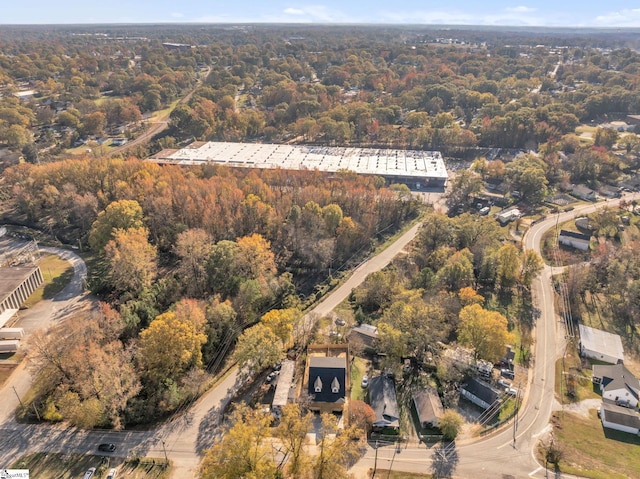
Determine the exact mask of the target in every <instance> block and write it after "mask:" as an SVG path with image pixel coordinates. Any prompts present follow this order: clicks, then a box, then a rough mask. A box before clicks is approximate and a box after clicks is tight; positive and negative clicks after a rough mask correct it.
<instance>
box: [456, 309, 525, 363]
mask: <svg viewBox="0 0 640 479" xmlns="http://www.w3.org/2000/svg"><path fill="white" fill-rule="evenodd" d="M507 326H508V322H507V318H505V317H504V316H503V315H501V314H500V313H498V312H497V311H488V310H486V309H484V308H483V307H482V306H480V305H479V304H472V305H470V306H465V307H464V308H462V310H461V311H460V326H459V327H458V340H459V341H460V343H461V344H463V345H465V346H469V347H470V348H472V349H473V351H474V353H475V356H476V358H480V359H486V360H487V361H491V362H496V361H497V360H498V359H500V358H501V357H502V356H503V355H504V353H505V345H507V344H509V343H510V342H512V341H513V335H512V334H511V333H509V330H508V328H507Z"/></svg>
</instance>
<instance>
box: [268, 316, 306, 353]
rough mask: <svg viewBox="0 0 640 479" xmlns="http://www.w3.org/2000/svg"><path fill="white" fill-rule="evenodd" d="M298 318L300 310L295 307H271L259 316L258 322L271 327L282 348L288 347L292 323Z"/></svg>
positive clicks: (291, 334) (291, 335)
mask: <svg viewBox="0 0 640 479" xmlns="http://www.w3.org/2000/svg"><path fill="white" fill-rule="evenodd" d="M299 318H300V310H298V309H296V308H288V309H272V310H271V311H269V312H268V313H265V314H264V315H263V316H262V318H260V322H261V324H264V325H265V326H267V327H268V328H269V329H271V331H272V332H273V333H274V334H275V335H276V336H277V337H278V339H279V340H280V342H281V343H282V344H283V346H284V348H288V347H290V346H291V341H292V337H293V328H294V325H295V323H296V321H297V320H298V319H299Z"/></svg>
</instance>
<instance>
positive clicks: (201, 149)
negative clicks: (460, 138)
mask: <svg viewBox="0 0 640 479" xmlns="http://www.w3.org/2000/svg"><path fill="white" fill-rule="evenodd" d="M150 160H151V161H154V162H156V163H171V164H177V165H201V164H207V163H213V164H220V165H226V166H229V167H244V168H260V169H273V168H281V169H284V170H316V169H317V170H319V171H326V172H334V173H335V172H337V171H340V170H350V171H353V172H355V173H359V174H369V175H380V176H391V177H406V178H415V179H420V178H439V179H442V180H446V179H447V178H448V174H447V169H446V167H445V164H444V160H443V159H442V155H441V154H440V152H439V151H422V150H393V149H377V148H344V147H328V146H309V145H275V144H265V143H225V142H207V143H196V144H192V145H190V146H188V147H186V148H183V149H181V150H163V151H161V152H159V153H157V154H155V155H153V156H152V157H151V158H150Z"/></svg>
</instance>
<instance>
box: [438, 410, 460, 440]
mask: <svg viewBox="0 0 640 479" xmlns="http://www.w3.org/2000/svg"><path fill="white" fill-rule="evenodd" d="M463 424H464V419H463V418H462V416H461V415H460V413H458V412H457V411H455V410H453V409H447V410H446V411H445V412H444V413H443V414H442V417H441V418H440V419H439V421H438V427H439V428H440V431H441V432H442V435H443V436H444V438H445V439H446V440H448V441H453V440H454V439H455V438H456V437H458V433H459V432H460V429H461V428H462V425H463Z"/></svg>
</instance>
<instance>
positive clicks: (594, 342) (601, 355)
mask: <svg viewBox="0 0 640 479" xmlns="http://www.w3.org/2000/svg"><path fill="white" fill-rule="evenodd" d="M579 330H580V354H581V355H582V356H584V357H587V358H592V359H598V360H599V361H603V362H605V363H611V364H617V363H621V362H623V361H624V350H623V349H622V340H621V339H620V336H618V335H617V334H611V333H607V332H606V331H602V330H600V329H595V328H590V327H589V326H585V325H583V324H581V325H579Z"/></svg>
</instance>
